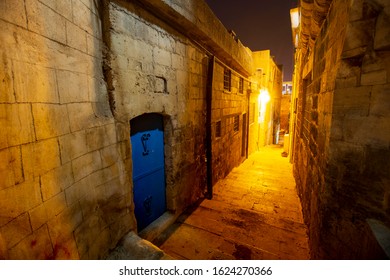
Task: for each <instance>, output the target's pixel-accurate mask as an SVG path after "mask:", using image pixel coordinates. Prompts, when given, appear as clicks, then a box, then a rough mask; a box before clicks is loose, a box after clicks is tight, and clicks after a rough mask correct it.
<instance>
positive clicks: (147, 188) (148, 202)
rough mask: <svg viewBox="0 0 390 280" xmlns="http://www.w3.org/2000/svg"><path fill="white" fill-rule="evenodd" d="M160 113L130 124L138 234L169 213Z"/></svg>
mask: <svg viewBox="0 0 390 280" xmlns="http://www.w3.org/2000/svg"><path fill="white" fill-rule="evenodd" d="M163 126H164V125H163V117H162V116H161V115H159V114H144V115H141V116H138V117H136V118H134V119H132V120H131V121H130V137H131V146H132V161H133V193H134V204H135V209H134V212H135V217H136V219H137V227H138V231H141V230H142V229H144V228H146V227H147V226H148V225H149V224H150V223H152V222H153V221H154V220H156V219H157V218H159V217H160V216H161V215H162V214H163V213H164V212H165V211H166V188H165V159H164V127H163Z"/></svg>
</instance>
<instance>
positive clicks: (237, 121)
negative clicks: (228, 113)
mask: <svg viewBox="0 0 390 280" xmlns="http://www.w3.org/2000/svg"><path fill="white" fill-rule="evenodd" d="M233 130H234V132H237V131H239V130H240V116H238V115H237V116H234V125H233Z"/></svg>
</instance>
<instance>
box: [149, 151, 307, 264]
mask: <svg viewBox="0 0 390 280" xmlns="http://www.w3.org/2000/svg"><path fill="white" fill-rule="evenodd" d="M281 153H282V149H281V148H280V146H275V145H274V146H267V147H264V148H261V149H260V151H258V152H255V153H254V154H252V155H251V156H249V158H248V159H247V160H246V161H245V162H244V163H243V164H241V165H240V166H239V167H237V168H235V169H234V170H233V171H232V172H231V173H230V174H229V175H228V176H227V177H226V178H225V179H223V180H221V181H219V182H218V183H217V184H216V185H215V186H214V196H213V199H212V200H206V199H205V200H203V201H201V202H200V203H199V205H198V206H197V207H194V208H193V209H191V210H189V211H187V212H185V213H184V214H183V215H181V216H180V217H179V219H178V220H177V221H176V222H175V223H174V224H173V225H172V226H171V227H170V228H168V229H167V230H166V231H165V232H163V233H162V234H161V235H160V236H159V237H158V238H157V239H156V240H154V243H155V245H157V246H159V247H160V248H161V249H162V250H163V251H165V253H167V254H168V255H170V256H172V257H173V258H175V259H191V260H196V259H203V260H212V259H308V258H309V248H308V237H307V229H306V226H305V225H304V223H303V218H302V210H301V206H300V202H299V198H298V196H297V192H296V189H295V181H294V178H293V175H292V170H291V165H290V164H289V163H288V160H287V158H284V157H282V156H281Z"/></svg>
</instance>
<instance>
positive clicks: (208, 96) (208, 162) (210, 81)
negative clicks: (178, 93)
mask: <svg viewBox="0 0 390 280" xmlns="http://www.w3.org/2000/svg"><path fill="white" fill-rule="evenodd" d="M214 63H215V57H214V56H213V55H212V56H211V57H210V59H209V65H208V71H207V72H208V73H207V86H206V165H207V193H206V198H207V199H212V198H213V169H212V167H213V166H212V129H211V128H212V126H211V110H212V107H211V105H212V100H213V79H214Z"/></svg>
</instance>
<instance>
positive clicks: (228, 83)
mask: <svg viewBox="0 0 390 280" xmlns="http://www.w3.org/2000/svg"><path fill="white" fill-rule="evenodd" d="M223 89H224V90H226V91H231V89H232V71H231V70H230V69H227V68H225V69H224V70H223Z"/></svg>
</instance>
